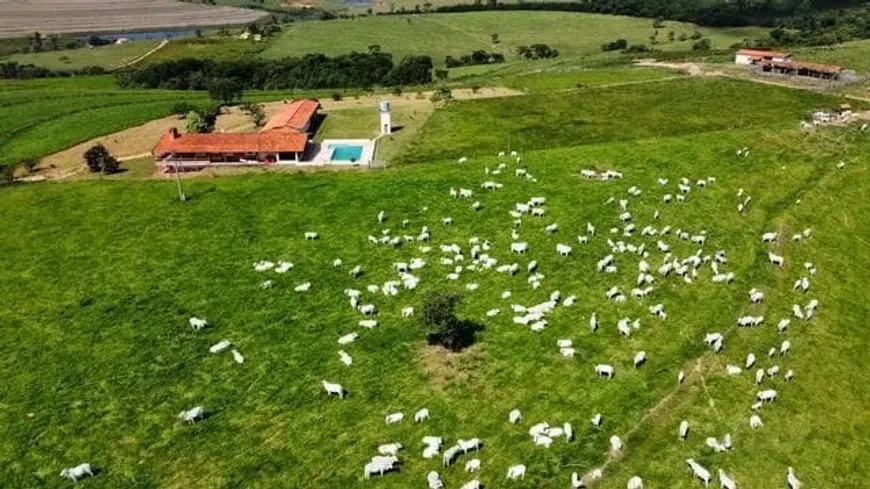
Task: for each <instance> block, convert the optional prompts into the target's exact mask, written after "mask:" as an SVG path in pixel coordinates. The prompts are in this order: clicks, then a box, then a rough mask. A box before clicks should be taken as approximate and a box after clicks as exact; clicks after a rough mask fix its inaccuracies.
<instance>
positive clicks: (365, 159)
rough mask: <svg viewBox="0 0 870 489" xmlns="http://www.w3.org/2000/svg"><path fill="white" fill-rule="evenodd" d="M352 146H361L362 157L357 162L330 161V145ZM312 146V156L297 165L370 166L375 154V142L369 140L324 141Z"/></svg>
mask: <svg viewBox="0 0 870 489" xmlns="http://www.w3.org/2000/svg"><path fill="white" fill-rule="evenodd" d="M336 144H337V145H342V144H344V145H352V146H362V148H363V151H362V156H361V157H360V159H359V161H355V162H350V161H341V160H335V161H333V160H332V152H333V150H332V149H330V147H329V146H330V145H336ZM312 146H314V148H313V150H312V155H311V157H310V158H309V159H307V160H306V161H302V162H299V163H298V164H299V165H318V166H323V165H356V166H359V165H366V166H368V165H370V164H371V162H372V159H373V158H374V154H375V142H374V141H372V140H370V139H324V140H323V141H321V142H320V143H319V144H315V145H312Z"/></svg>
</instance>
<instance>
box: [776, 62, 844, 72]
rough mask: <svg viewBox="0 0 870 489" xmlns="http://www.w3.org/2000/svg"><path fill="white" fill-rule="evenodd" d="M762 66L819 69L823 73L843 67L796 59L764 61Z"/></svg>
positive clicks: (839, 70) (837, 70) (841, 69)
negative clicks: (797, 60)
mask: <svg viewBox="0 0 870 489" xmlns="http://www.w3.org/2000/svg"><path fill="white" fill-rule="evenodd" d="M764 66H775V67H777V68H785V69H788V70H800V69H807V70H812V71H821V72H824V73H839V72H841V71H843V68H842V67H840V66H835V65H822V64H818V63H804V62H796V61H766V62H765V63H764Z"/></svg>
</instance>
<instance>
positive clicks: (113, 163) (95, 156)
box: [84, 143, 120, 175]
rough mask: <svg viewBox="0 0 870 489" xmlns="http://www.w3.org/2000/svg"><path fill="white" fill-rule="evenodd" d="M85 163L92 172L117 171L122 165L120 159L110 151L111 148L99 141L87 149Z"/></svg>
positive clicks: (109, 172) (106, 172)
mask: <svg viewBox="0 0 870 489" xmlns="http://www.w3.org/2000/svg"><path fill="white" fill-rule="evenodd" d="M84 157H85V164H87V165H88V169H89V170H91V173H100V172H102V173H105V174H107V175H108V174H111V173H117V172H118V169H119V168H120V165H119V164H118V160H116V159H115V157H113V156H112V155H111V153H109V150H108V149H106V147H105V146H103V144H102V143H97V144H95V145H94V146H91V147H90V149H88V150H87V151H85V154H84Z"/></svg>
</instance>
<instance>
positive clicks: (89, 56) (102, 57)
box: [0, 41, 160, 70]
mask: <svg viewBox="0 0 870 489" xmlns="http://www.w3.org/2000/svg"><path fill="white" fill-rule="evenodd" d="M158 44H160V43H159V42H157V41H131V42H128V43H126V44H119V45H115V44H111V45H108V46H101V47H97V48H82V49H73V50H66V51H49V52H43V53H29V54H16V55H14V56H9V57H7V58H0V62H7V61H17V62H19V63H22V64H33V65H36V66H43V67H45V68H48V69H51V70H77V69H81V68H85V67H88V66H99V67H101V68H105V69H107V70H108V69H112V68H117V67H119V66H121V65H124V64H126V63H129V62H131V61H134V60H136V59H138V58H139V57H140V56H142V55H144V54H145V53H147V52H149V51H151V50H152V49H154V48H156V47H157V45H158Z"/></svg>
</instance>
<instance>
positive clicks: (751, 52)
mask: <svg viewBox="0 0 870 489" xmlns="http://www.w3.org/2000/svg"><path fill="white" fill-rule="evenodd" d="M737 54H743V55H746V56H753V57H759V58H788V57H789V56H791V53H784V52H782V51H766V50H764V49H741V50H740V51H737Z"/></svg>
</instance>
